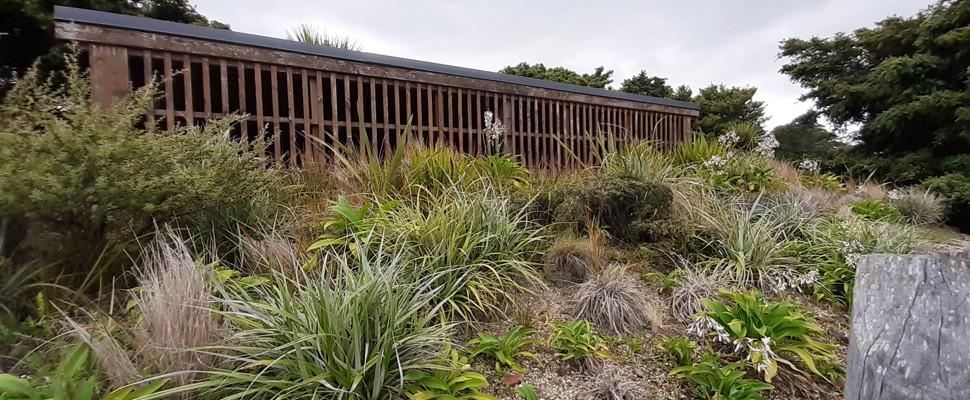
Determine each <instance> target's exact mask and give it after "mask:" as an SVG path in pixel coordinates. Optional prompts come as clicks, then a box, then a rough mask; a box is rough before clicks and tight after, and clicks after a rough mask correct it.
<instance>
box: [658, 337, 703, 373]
mask: <svg viewBox="0 0 970 400" xmlns="http://www.w3.org/2000/svg"><path fill="white" fill-rule="evenodd" d="M660 340H661V342H660V347H661V348H662V349H663V350H664V351H665V352H666V353H667V361H668V362H670V363H671V364H674V365H676V366H678V367H686V366H688V365H692V364H693V363H694V352H695V351H696V350H697V342H695V341H693V340H690V339H687V338H683V337H674V338H668V337H663V338H661V339H660Z"/></svg>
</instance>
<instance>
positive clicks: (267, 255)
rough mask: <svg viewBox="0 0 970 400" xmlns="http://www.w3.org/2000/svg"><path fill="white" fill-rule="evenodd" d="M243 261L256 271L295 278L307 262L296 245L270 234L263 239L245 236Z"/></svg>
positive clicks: (278, 235) (280, 236) (242, 244)
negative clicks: (274, 272) (276, 273)
mask: <svg viewBox="0 0 970 400" xmlns="http://www.w3.org/2000/svg"><path fill="white" fill-rule="evenodd" d="M240 242H241V243H240V244H241V246H240V247H241V249H242V252H243V260H244V261H245V263H246V265H247V266H248V267H249V268H251V269H253V270H254V271H260V272H264V273H265V272H270V271H276V272H280V273H282V274H283V275H284V276H293V275H294V272H296V270H298V269H300V268H301V267H302V266H303V264H304V263H306V261H307V257H306V254H305V253H304V252H301V251H300V250H299V249H298V248H297V245H296V244H295V243H293V242H292V241H291V240H290V239H288V238H285V237H283V236H282V235H281V234H279V233H268V234H265V235H263V238H262V239H255V238H253V237H251V236H248V235H245V236H242V237H241V238H240Z"/></svg>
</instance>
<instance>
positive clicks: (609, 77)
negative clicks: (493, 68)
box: [499, 62, 613, 89]
mask: <svg viewBox="0 0 970 400" xmlns="http://www.w3.org/2000/svg"><path fill="white" fill-rule="evenodd" d="M499 72H500V73H503V74H509V75H518V76H525V77H529V78H536V79H545V80H547V81H555V82H562V83H571V84H573V85H580V86H589V87H593V88H599V89H604V88H606V86H607V85H609V84H610V83H612V82H613V70H609V71H604V68H603V67H596V69H595V70H594V71H593V73H592V74H582V75H580V74H579V73H577V72H575V71H572V70H569V69H566V68H564V67H555V68H546V66H545V65H542V63H538V64H532V65H529V63H527V62H521V63H519V64H518V65H516V66H511V65H510V66H507V67H505V68H502V69H501V70H500V71H499Z"/></svg>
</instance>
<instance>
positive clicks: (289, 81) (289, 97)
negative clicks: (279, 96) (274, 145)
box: [286, 67, 297, 167]
mask: <svg viewBox="0 0 970 400" xmlns="http://www.w3.org/2000/svg"><path fill="white" fill-rule="evenodd" d="M295 107H296V105H295V104H293V68H291V67H286V115H287V117H288V118H289V120H290V123H289V125H288V128H289V129H287V131H288V133H289V135H290V138H289V139H290V140H289V142H290V151H289V157H287V158H286V159H287V164H289V165H290V166H291V167H292V166H294V165H296V157H297V154H296V153H297V151H296V112H295V110H294V109H295Z"/></svg>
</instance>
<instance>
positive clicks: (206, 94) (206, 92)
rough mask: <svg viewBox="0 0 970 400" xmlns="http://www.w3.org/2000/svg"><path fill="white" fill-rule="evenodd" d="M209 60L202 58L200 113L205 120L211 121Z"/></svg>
mask: <svg viewBox="0 0 970 400" xmlns="http://www.w3.org/2000/svg"><path fill="white" fill-rule="evenodd" d="M211 72H212V70H211V67H210V64H209V58H208V57H203V58H202V111H204V112H205V119H207V120H208V119H212V78H211Z"/></svg>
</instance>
